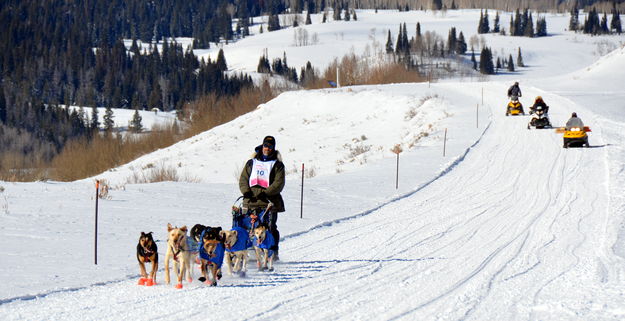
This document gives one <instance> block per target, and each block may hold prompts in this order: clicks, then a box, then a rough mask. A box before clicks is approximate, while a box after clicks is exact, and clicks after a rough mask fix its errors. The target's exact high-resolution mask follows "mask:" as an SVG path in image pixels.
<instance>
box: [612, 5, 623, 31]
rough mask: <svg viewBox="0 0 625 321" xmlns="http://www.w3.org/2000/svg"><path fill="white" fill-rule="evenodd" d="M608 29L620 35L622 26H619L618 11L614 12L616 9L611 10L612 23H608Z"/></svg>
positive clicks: (619, 17)
mask: <svg viewBox="0 0 625 321" xmlns="http://www.w3.org/2000/svg"><path fill="white" fill-rule="evenodd" d="M610 28H611V29H612V30H613V31H614V32H616V33H618V34H621V33H622V32H623V26H622V24H621V16H620V13H619V11H618V10H616V8H612V21H610Z"/></svg>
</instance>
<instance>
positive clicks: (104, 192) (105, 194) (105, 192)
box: [98, 179, 111, 200]
mask: <svg viewBox="0 0 625 321" xmlns="http://www.w3.org/2000/svg"><path fill="white" fill-rule="evenodd" d="M98 182H99V188H98V198H100V199H107V200H110V199H111V196H110V195H109V189H110V186H109V183H108V181H107V180H105V179H101V180H98Z"/></svg>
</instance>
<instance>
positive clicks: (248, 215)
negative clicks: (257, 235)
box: [232, 196, 272, 248]
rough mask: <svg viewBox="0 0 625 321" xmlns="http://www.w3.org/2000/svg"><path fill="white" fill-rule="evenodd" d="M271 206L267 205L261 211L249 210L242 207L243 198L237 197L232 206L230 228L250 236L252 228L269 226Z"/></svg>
mask: <svg viewBox="0 0 625 321" xmlns="http://www.w3.org/2000/svg"><path fill="white" fill-rule="evenodd" d="M271 205H272V204H271V203H269V206H267V208H265V209H263V210H261V211H257V210H250V209H247V208H244V207H243V196H239V198H237V200H236V201H234V204H232V227H233V228H234V227H240V228H243V229H245V230H246V231H247V232H248V234H249V235H250V236H251V235H252V231H253V230H254V228H257V227H258V226H260V225H261V224H264V225H269V209H271ZM251 246H252V243H251V242H250V244H249V246H248V248H249V247H251Z"/></svg>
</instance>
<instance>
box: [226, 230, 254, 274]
mask: <svg viewBox="0 0 625 321" xmlns="http://www.w3.org/2000/svg"><path fill="white" fill-rule="evenodd" d="M222 234H223V236H224V246H225V247H226V266H227V267H228V275H232V272H235V273H238V274H239V276H241V277H245V274H246V272H247V261H248V255H247V248H248V246H249V243H250V242H249V235H248V233H247V231H246V230H245V229H243V228H240V227H234V228H233V229H232V230H230V231H223V232H222Z"/></svg>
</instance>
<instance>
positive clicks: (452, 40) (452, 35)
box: [447, 27, 458, 55]
mask: <svg viewBox="0 0 625 321" xmlns="http://www.w3.org/2000/svg"><path fill="white" fill-rule="evenodd" d="M457 44H458V39H457V38H456V27H451V29H450V30H449V35H448V36H447V49H448V50H449V51H448V53H449V54H450V55H453V54H455V53H456V46H457Z"/></svg>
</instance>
